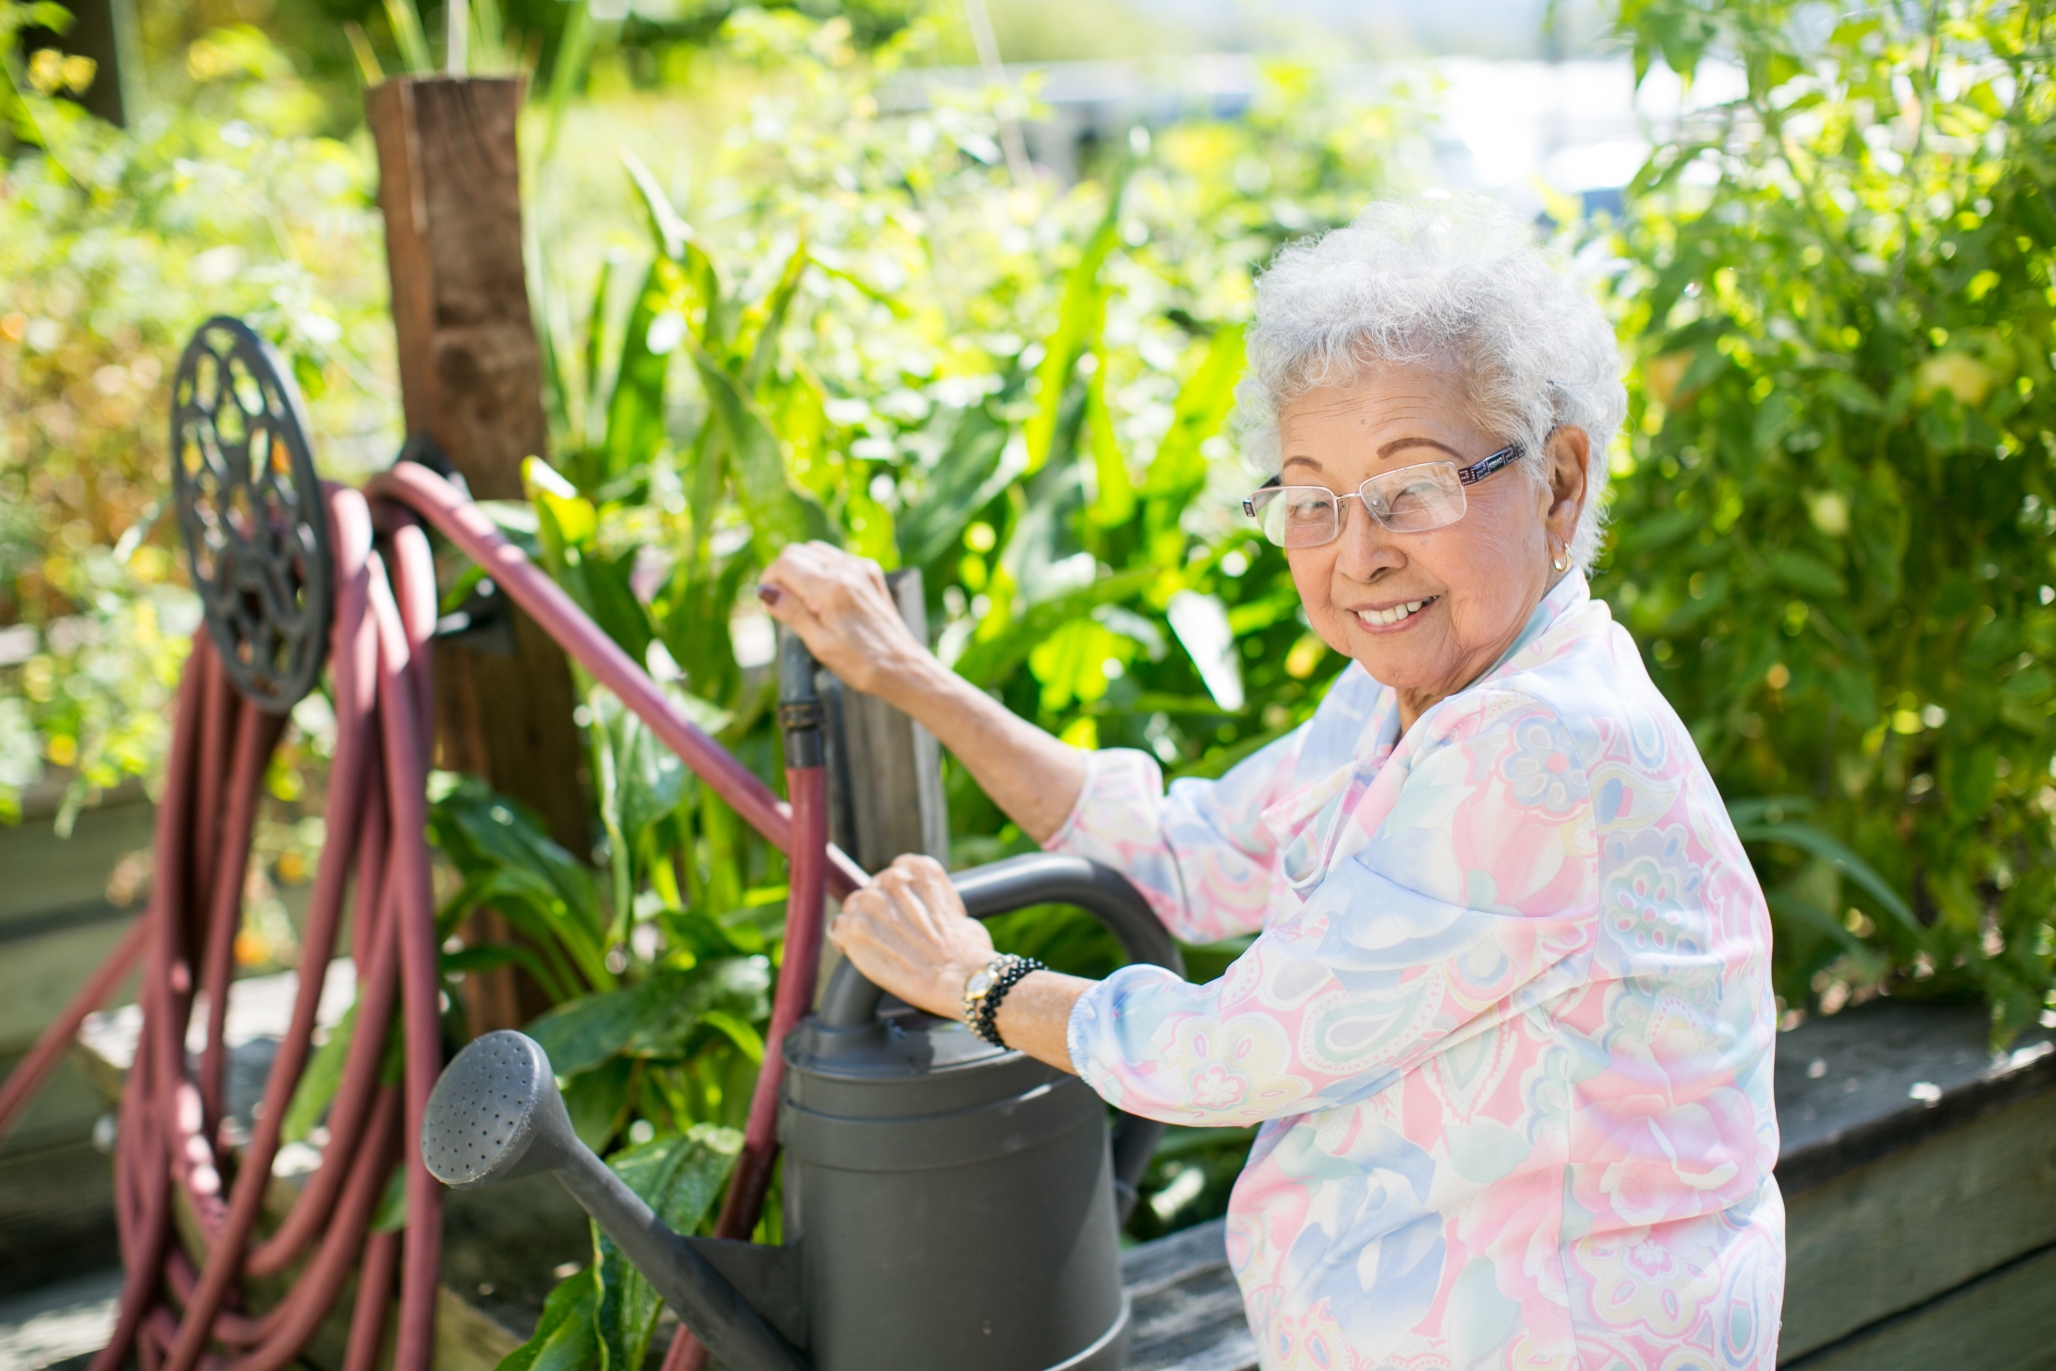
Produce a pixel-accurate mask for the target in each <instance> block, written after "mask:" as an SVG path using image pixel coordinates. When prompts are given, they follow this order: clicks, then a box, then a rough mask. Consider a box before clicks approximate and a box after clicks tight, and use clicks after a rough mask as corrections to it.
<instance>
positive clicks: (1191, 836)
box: [1043, 732, 1303, 943]
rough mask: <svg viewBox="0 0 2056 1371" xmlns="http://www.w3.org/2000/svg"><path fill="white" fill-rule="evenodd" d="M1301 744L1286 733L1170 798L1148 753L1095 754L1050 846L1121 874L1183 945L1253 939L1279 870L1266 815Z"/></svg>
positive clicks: (1177, 787) (1176, 789)
mask: <svg viewBox="0 0 2056 1371" xmlns="http://www.w3.org/2000/svg"><path fill="white" fill-rule="evenodd" d="M1302 736H1303V734H1302V732H1294V733H1290V734H1287V735H1286V736H1285V737H1283V738H1280V739H1278V740H1277V741H1276V742H1274V743H1272V744H1271V745H1270V746H1268V747H1266V748H1264V749H1263V750H1262V751H1260V752H1257V753H1256V754H1254V755H1253V756H1250V757H1248V758H1245V759H1244V760H1243V761H1242V762H1241V763H1240V764H1238V765H1237V766H1235V767H1234V768H1233V769H1232V770H1230V771H1229V772H1228V773H1227V774H1226V775H1225V776H1223V777H1221V778H1220V779H1219V780H1217V781H1210V780H1191V779H1187V780H1178V781H1173V782H1172V783H1171V788H1170V791H1169V793H1168V794H1167V793H1165V790H1164V777H1163V772H1162V771H1161V770H1159V769H1158V767H1157V764H1156V761H1155V760H1154V759H1153V758H1151V757H1150V756H1149V754H1148V753H1146V752H1136V751H1133V750H1131V749H1128V748H1108V749H1105V750H1103V751H1099V752H1094V753H1092V754H1090V756H1089V757H1088V759H1087V762H1086V776H1085V786H1084V788H1083V789H1082V790H1081V791H1080V792H1079V795H1078V803H1077V804H1076V805H1075V806H1074V807H1073V808H1072V810H1071V813H1070V815H1069V817H1068V818H1066V819H1065V820H1064V825H1063V827H1062V828H1060V829H1058V830H1057V832H1056V833H1055V834H1053V835H1052V836H1051V837H1050V839H1049V840H1048V841H1047V842H1046V843H1044V844H1043V846H1044V847H1045V848H1047V849H1048V850H1049V851H1052V852H1065V853H1070V854H1072V855H1074V856H1079V857H1090V858H1092V859H1093V860H1094V861H1098V862H1104V863H1105V864H1106V865H1108V866H1110V867H1112V868H1114V869H1115V870H1116V871H1119V872H1120V873H1121V874H1122V875H1124V876H1126V877H1127V878H1128V879H1129V880H1130V881H1131V882H1133V883H1134V885H1135V887H1136V889H1138V890H1140V891H1141V892H1142V894H1143V897H1144V898H1145V899H1147V900H1148V901H1149V903H1150V907H1151V908H1153V909H1154V910H1155V911H1156V914H1157V917H1158V918H1159V919H1162V920H1163V922H1164V926H1165V927H1166V928H1168V929H1170V930H1171V933H1172V934H1173V936H1175V937H1178V938H1181V939H1183V940H1184V941H1186V942H1190V943H1208V942H1218V941H1220V940H1221V939H1223V938H1232V937H1236V936H1238V935H1240V934H1244V933H1251V932H1254V931H1255V930H1256V929H1257V928H1258V927H1259V926H1260V925H1261V924H1262V923H1263V919H1264V909H1265V905H1266V903H1267V900H1268V896H1269V894H1270V888H1271V871H1272V869H1273V867H1275V866H1276V864H1277V863H1276V855H1277V854H1276V852H1275V850H1274V843H1273V839H1272V837H1271V835H1270V831H1269V830H1268V829H1267V828H1265V826H1264V825H1263V823H1262V821H1261V817H1260V816H1261V815H1262V813H1263V809H1264V806H1265V805H1266V804H1268V803H1269V802H1270V798H1271V796H1272V793H1273V792H1274V791H1276V790H1277V789H1278V788H1279V787H1280V785H1282V784H1283V783H1284V781H1285V780H1286V778H1287V777H1288V776H1289V774H1290V772H1291V769H1292V766H1293V763H1294V761H1295V760H1296V758H1297V756H1298V750H1299V746H1300V740H1301V737H1302Z"/></svg>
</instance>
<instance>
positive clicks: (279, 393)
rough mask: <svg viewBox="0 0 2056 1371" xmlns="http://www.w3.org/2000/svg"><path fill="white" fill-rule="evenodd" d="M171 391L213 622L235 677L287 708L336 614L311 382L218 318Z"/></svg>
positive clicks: (177, 454) (186, 358)
mask: <svg viewBox="0 0 2056 1371" xmlns="http://www.w3.org/2000/svg"><path fill="white" fill-rule="evenodd" d="M171 395H172V405H171V481H172V493H173V497H174V499H175V500H176V502H177V506H178V524H179V532H180V533H181V534H182V535H183V536H184V538H185V544H186V566H187V569H188V571H189V572H190V573H191V575H192V579H193V588H194V589H195V590H197V591H198V592H199V594H200V600H201V603H202V605H203V606H204V608H205V612H206V618H207V630H208V633H209V635H210V636H211V637H212V638H213V639H214V645H215V647H216V648H217V649H218V650H219V652H220V654H221V661H222V666H223V669H224V670H226V671H227V672H228V677H229V680H230V682H231V683H233V684H234V686H235V688H236V689H237V690H238V691H239V692H241V693H242V695H243V696H244V697H245V698H246V699H248V700H250V701H251V702H252V703H254V704H255V705H257V706H258V708H260V709H263V710H265V711H266V712H268V713H272V714H283V713H285V712H286V711H288V710H290V709H291V708H292V707H293V706H294V705H295V704H298V703H299V701H300V699H301V697H303V696H305V695H306V694H307V692H308V691H310V690H312V689H313V688H314V683H315V682H316V681H317V680H318V679H320V676H321V668H322V665H323V663H324V662H325V661H326V660H327V658H328V646H329V642H328V639H329V626H330V623H331V621H332V620H333V619H334V616H335V566H334V561H333V558H332V556H331V554H330V550H329V536H328V512H327V510H326V509H324V508H323V505H322V497H321V480H320V478H319V477H318V476H317V475H316V474H315V471H314V456H313V453H312V451H311V450H310V449H309V447H308V442H307V414H306V407H305V406H304V405H303V404H302V403H301V400H300V389H299V387H298V386H297V385H295V384H294V383H293V376H292V371H291V369H290V368H289V367H287V365H286V364H285V361H284V360H283V359H282V358H281V357H280V356H279V355H278V352H277V351H276V350H275V349H274V348H273V347H272V346H271V344H270V343H268V342H266V341H265V340H264V339H263V338H262V337H260V336H259V335H258V334H257V333H256V332H254V331H253V330H252V329H251V328H250V327H249V325H247V324H245V323H243V321H242V320H240V319H232V318H229V317H228V316H226V315H217V316H215V317H214V318H212V319H209V320H208V321H207V322H206V323H204V324H202V325H200V327H199V329H198V330H197V331H196V332H195V333H194V334H193V338H192V341H191V342H189V343H187V344H186V350H185V352H184V353H183V354H181V356H180V357H179V363H178V370H177V372H176V373H174V376H173V379H172V387H171Z"/></svg>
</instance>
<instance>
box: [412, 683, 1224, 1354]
mask: <svg viewBox="0 0 2056 1371" xmlns="http://www.w3.org/2000/svg"><path fill="white" fill-rule="evenodd" d="M801 665H802V666H808V665H810V663H803V664H801ZM811 676H812V673H811V671H810V670H804V669H803V670H797V671H793V672H789V673H786V679H787V680H788V681H789V682H790V681H800V682H806V681H809V680H810V679H811ZM802 688H804V687H802ZM785 694H787V696H788V698H787V704H794V707H795V708H798V705H797V704H795V702H794V701H792V700H791V698H790V692H785ZM790 737H791V735H790V733H789V734H788V739H789V741H790ZM952 880H953V882H954V883H955V886H956V889H957V892H958V894H959V895H961V896H962V897H963V900H964V904H965V906H966V908H967V909H969V911H970V912H971V913H972V914H973V915H974V916H977V917H980V918H984V917H990V916H992V915H995V914H1001V913H1005V912H1008V911H1010V910H1017V909H1023V908H1027V907H1028V906H1031V905H1037V904H1044V903H1064V904H1071V905H1076V906H1078V907H1080V908H1083V909H1085V910H1087V911H1089V912H1091V913H1092V914H1094V915H1095V916H1097V917H1098V918H1099V919H1100V921H1101V922H1102V923H1104V924H1105V925H1106V926H1107V928H1108V929H1109V930H1110V931H1111V932H1112V933H1113V934H1114V935H1115V937H1116V938H1117V939H1118V940H1119V941H1120V942H1121V944H1122V946H1123V948H1124V949H1125V951H1126V952H1127V954H1128V956H1129V957H1130V959H1131V960H1135V961H1145V962H1150V963H1154V964H1156V965H1159V966H1165V967H1169V968H1170V969H1172V970H1173V971H1179V972H1181V973H1182V970H1183V968H1182V965H1181V962H1180V959H1179V956H1178V950H1177V945H1176V944H1175V943H1174V942H1173V941H1172V940H1171V937H1170V935H1169V934H1168V933H1167V932H1166V931H1165V929H1164V927H1163V925H1162V924H1161V923H1160V922H1158V920H1157V918H1156V916H1155V914H1154V913H1152V912H1151V910H1150V908H1149V906H1148V904H1147V903H1146V902H1145V901H1144V900H1143V898H1142V896H1141V895H1140V894H1139V893H1138V892H1137V891H1136V889H1135V888H1134V887H1133V886H1132V885H1130V884H1129V883H1128V882H1127V881H1126V880H1125V879H1124V878H1123V877H1122V876H1120V875H1119V874H1118V873H1117V872H1115V871H1113V870H1111V869H1110V868H1107V867H1105V866H1101V865H1100V864H1098V863H1096V862H1091V861H1087V860H1085V859H1083V858H1079V857H1068V856H1061V855H1056V854H1036V855H1030V856H1025V857H1017V858H1013V859H1010V860H1007V861H1003V862H997V863H994V864H992V865H990V866H984V867H979V868H975V869H973V870H969V871H963V872H958V873H957V874H956V875H955V876H954V877H952ZM781 1051H782V1054H783V1060H784V1064H785V1069H784V1075H783V1084H782V1097H781V1099H780V1109H779V1128H778V1136H779V1141H780V1143H781V1144H782V1145H783V1149H784V1156H785V1182H784V1203H785V1232H786V1234H787V1235H788V1241H787V1242H786V1244H785V1245H784V1246H782V1247H766V1246H760V1245H755V1244H751V1243H746V1242H733V1241H726V1240H722V1239H717V1238H706V1237H697V1236H681V1235H679V1234H677V1233H674V1232H672V1231H671V1230H670V1229H669V1228H667V1227H666V1226H665V1225H664V1224H663V1222H662V1221H661V1220H659V1219H658V1218H657V1216H656V1215H655V1214H654V1213H653V1212H651V1210H650V1208H649V1206H648V1205H647V1204H645V1203H644V1202H643V1201H642V1200H641V1199H639V1198H638V1197H637V1196H636V1195H635V1194H634V1193H633V1192H632V1191H630V1190H629V1189H628V1187H627V1186H625V1185H623V1184H622V1183H621V1181H620V1180H619V1178H617V1177H616V1176H615V1175H614V1173H613V1172H612V1171H610V1170H609V1169H608V1168H607V1166H606V1165H605V1164H604V1163H603V1162H601V1161H600V1159H599V1158H598V1157H596V1156H595V1155H594V1154H593V1152H592V1151H591V1149H589V1148H588V1147H586V1146H585V1144H583V1143H581V1142H580V1141H579V1140H578V1138H577V1136H576V1135H575V1134H574V1133H573V1132H572V1129H571V1121H570V1118H569V1116H568V1115H567V1114H566V1112H565V1108H564V1101H563V1097H562V1096H561V1095H559V1094H558V1091H557V1084H556V1081H555V1080H554V1079H553V1077H552V1075H551V1071H550V1063H549V1059H548V1057H547V1056H546V1055H545V1054H544V1052H543V1049H542V1048H541V1046H539V1045H538V1044H537V1043H535V1042H534V1041H533V1040H532V1039H529V1038H527V1037H525V1036H523V1035H522V1034H520V1033H517V1032H513V1031H511V1030H510V1031H502V1032H498V1033H490V1034H487V1035H485V1036H483V1037H481V1038H479V1039H477V1040H475V1041H474V1042H472V1043H471V1044H470V1045H469V1046H468V1047H466V1048H465V1049H464V1050H463V1051H462V1052H461V1053H459V1054H458V1055H457V1057H456V1059H455V1060H454V1061H452V1062H451V1063H450V1065H449V1067H448V1068H447V1070H445V1072H444V1073H443V1076H442V1079H441V1080H440V1081H439V1082H438V1083H437V1085H436V1088H435V1093H434V1094H433V1096H432V1097H431V1098H430V1100H429V1105H428V1113H427V1116H426V1119H425V1122H424V1127H423V1130H422V1140H421V1141H422V1151H423V1155H424V1158H425V1160H426V1161H427V1164H428V1167H429V1170H430V1171H432V1172H433V1173H434V1174H435V1175H436V1176H437V1177H438V1178H439V1179H440V1180H442V1181H443V1182H444V1183H445V1184H448V1185H451V1186H455V1187H459V1188H469V1187H473V1186H484V1185H493V1184H496V1183H498V1182H501V1181H506V1180H512V1179H514V1178H516V1177H519V1176H525V1175H530V1174H533V1173H535V1172H538V1171H550V1172H554V1173H555V1174H556V1176H557V1177H558V1179H559V1180H560V1181H561V1182H562V1183H563V1185H564V1187H565V1188H566V1189H567V1190H569V1191H570V1192H571V1194H572V1196H573V1197H574V1198H575V1199H577V1200H578V1202H579V1203H580V1204H581V1205H582V1206H583V1207H584V1208H585V1210H586V1212H587V1213H589V1214H590V1215H592V1217H593V1219H594V1221H596V1222H597V1223H598V1224H599V1226H600V1227H601V1228H602V1229H604V1230H605V1231H606V1232H607V1234H608V1235H609V1236H610V1237H612V1238H613V1240H614V1241H615V1243H616V1244H617V1245H618V1246H619V1247H620V1248H621V1250H622V1252H623V1253H624V1254H626V1256H627V1257H628V1259H629V1260H630V1261H631V1262H633V1263H634V1264H635V1265H636V1267H637V1268H638V1269H640V1270H641V1271H642V1273H643V1275H644V1276H645V1277H647V1278H648V1279H649V1281H650V1284H651V1285H652V1286H653V1287H654V1288H655V1289H656V1290H657V1291H658V1293H659V1294H660V1295H661V1296H662V1297H663V1299H664V1301H665V1303H667V1304H668V1305H670V1306H671V1308H672V1310H673V1311H674V1312H675V1313H676V1314H677V1315H678V1316H679V1318H680V1320H681V1321H682V1322H683V1323H684V1324H685V1326H686V1327H687V1328H689V1329H691V1330H692V1331H693V1333H694V1334H695V1335H696V1336H698V1338H699V1339H700V1341H701V1342H703V1343H704V1344H706V1346H707V1350H708V1351H709V1352H710V1353H711V1354H712V1355H713V1357H714V1359H715V1360H716V1361H717V1362H719V1363H720V1365H721V1366H723V1367H724V1368H726V1371H803V1369H808V1371H921V1368H928V1367H933V1368H952V1369H954V1368H960V1367H978V1368H981V1371H1059V1368H1061V1371H1118V1369H1119V1368H1120V1366H1121V1365H1122V1362H1123V1360H1124V1358H1125V1356H1126V1353H1127V1344H1128V1332H1129V1311H1128V1300H1127V1297H1126V1295H1125V1294H1124V1293H1123V1292H1122V1289H1121V1279H1120V1252H1119V1244H1118V1231H1119V1226H1120V1221H1121V1219H1122V1218H1123V1217H1125V1215H1126V1212H1127V1209H1128V1207H1129V1206H1130V1205H1132V1204H1133V1203H1134V1198H1135V1185H1136V1183H1137V1182H1138V1181H1139V1180H1140V1178H1141V1175H1142V1171H1143V1169H1144V1168H1145V1167H1146V1166H1147V1165H1148V1164H1149V1158H1150V1153H1151V1151H1152V1150H1153V1148H1154V1146H1155V1144H1156V1140H1157V1139H1158V1137H1159V1136H1161V1133H1162V1129H1163V1126H1162V1125H1161V1124H1158V1123H1154V1122H1151V1121H1149V1120H1145V1119H1140V1118H1136V1117H1133V1116H1128V1115H1123V1116H1121V1117H1120V1122H1119V1124H1118V1126H1117V1127H1116V1128H1115V1129H1114V1130H1113V1133H1112V1136H1111V1139H1110V1138H1109V1133H1108V1129H1107V1109H1106V1106H1105V1105H1104V1104H1103V1103H1102V1102H1101V1101H1100V1098H1099V1097H1098V1095H1096V1094H1095V1093H1094V1092H1093V1091H1092V1090H1091V1089H1090V1088H1089V1087H1088V1086H1086V1085H1085V1084H1084V1082H1082V1081H1080V1080H1079V1079H1078V1078H1076V1077H1075V1076H1071V1075H1069V1074H1067V1073H1065V1072H1062V1071H1059V1070H1057V1069H1056V1068H1054V1067H1051V1066H1046V1065H1044V1064H1043V1063H1041V1062H1038V1061H1035V1060H1034V1059H1033V1058H1030V1057H1027V1056H1024V1055H1022V1054H1021V1053H1019V1052H1015V1051H1010V1050H1007V1049H1003V1048H998V1047H994V1046H992V1045H990V1044H988V1043H986V1042H985V1041H984V1040H983V1039H981V1038H979V1037H977V1036H976V1035H975V1034H973V1033H972V1032H971V1031H970V1030H969V1029H967V1028H966V1027H964V1025H962V1024H960V1023H957V1022H955V1021H953V1020H946V1019H937V1018H935V1017H933V1016H931V1015H928V1014H924V1013H921V1012H919V1011H917V1010H914V1009H911V1008H909V1007H908V1006H906V1005H903V1004H900V1003H899V1002H898V1001H896V1000H890V999H888V998H887V997H886V996H884V995H883V993H882V992H881V991H880V990H879V988H878V987H877V986H875V985H873V984H871V983H870V982H869V981H867V980H865V979H864V977H863V976H862V975H861V974H859V973H858V971H857V969H856V967H855V966H854V965H852V964H851V963H849V962H843V963H842V964H841V965H839V966H838V967H837V968H836V969H835V972H834V974H833V975H832V976H831V977H830V979H829V983H828V986H827V989H826V991H825V992H824V993H823V995H822V998H821V1002H820V1005H819V1007H818V1009H817V1010H816V1011H815V1012H814V1013H813V1014H811V1015H809V1016H807V1017H806V1018H805V1019H803V1020H801V1021H800V1023H799V1026H798V1027H797V1028H796V1029H795V1030H794V1031H793V1032H792V1033H790V1034H789V1035H788V1036H787V1037H786V1039H785V1041H784V1043H783V1044H782V1047H781Z"/></svg>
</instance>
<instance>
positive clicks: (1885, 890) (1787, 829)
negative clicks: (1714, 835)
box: [1735, 821, 1921, 934]
mask: <svg viewBox="0 0 2056 1371" xmlns="http://www.w3.org/2000/svg"><path fill="white" fill-rule="evenodd" d="M1735 836H1736V837H1738V838H1740V839H1741V840H1742V841H1743V842H1745V843H1780V844H1783V845H1784V846H1786V847H1795V848H1798V849H1799V850H1800V851H1801V852H1807V853H1811V854H1812V855H1813V856H1816V857H1820V858H1822V859H1824V860H1826V861H1829V862H1832V863H1834V865H1835V867H1836V869H1837V870H1839V871H1840V872H1841V873H1842V874H1843V875H1844V876H1845V877H1847V878H1848V879H1849V880H1850V881H1852V882H1854V883H1855V884H1856V885H1857V886H1859V887H1860V888H1861V889H1862V890H1863V891H1864V892H1865V893H1866V894H1868V895H1869V896H1870V897H1871V898H1872V899H1873V900H1876V901H1877V903H1878V907H1879V908H1881V909H1883V910H1884V911H1885V912H1886V913H1887V914H1890V915H1891V916H1892V917H1893V918H1895V919H1897V920H1898V921H1899V922H1900V923H1901V924H1903V925H1905V927H1906V928H1907V929H1908V930H1909V931H1910V932H1912V933H1914V934H1919V933H1920V932H1921V927H1920V920H1918V919H1917V918H1915V917H1914V915H1913V907H1912V906H1911V905H1909V904H1907V903H1906V900H1905V899H1904V897H1902V896H1901V895H1900V894H1899V892H1898V891H1896V890H1894V889H1892V887H1891V885H1890V884H1889V883H1888V882H1887V881H1886V880H1885V878H1884V877H1883V876H1880V875H1879V874H1878V873H1877V870H1876V868H1874V867H1872V866H1871V865H1870V863H1868V862H1866V861H1864V860H1863V858H1861V857H1859V856H1857V855H1856V853H1855V851H1854V850H1852V849H1851V848H1850V847H1848V846H1847V845H1846V844H1844V843H1843V842H1842V841H1841V840H1840V839H1839V838H1836V837H1834V836H1833V835H1832V834H1830V833H1827V832H1826V831H1824V830H1822V829H1819V828H1816V827H1814V826H1813V825H1812V824H1798V823H1791V822H1789V821H1788V822H1785V823H1768V822H1765V823H1759V824H1736V825H1735Z"/></svg>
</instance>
